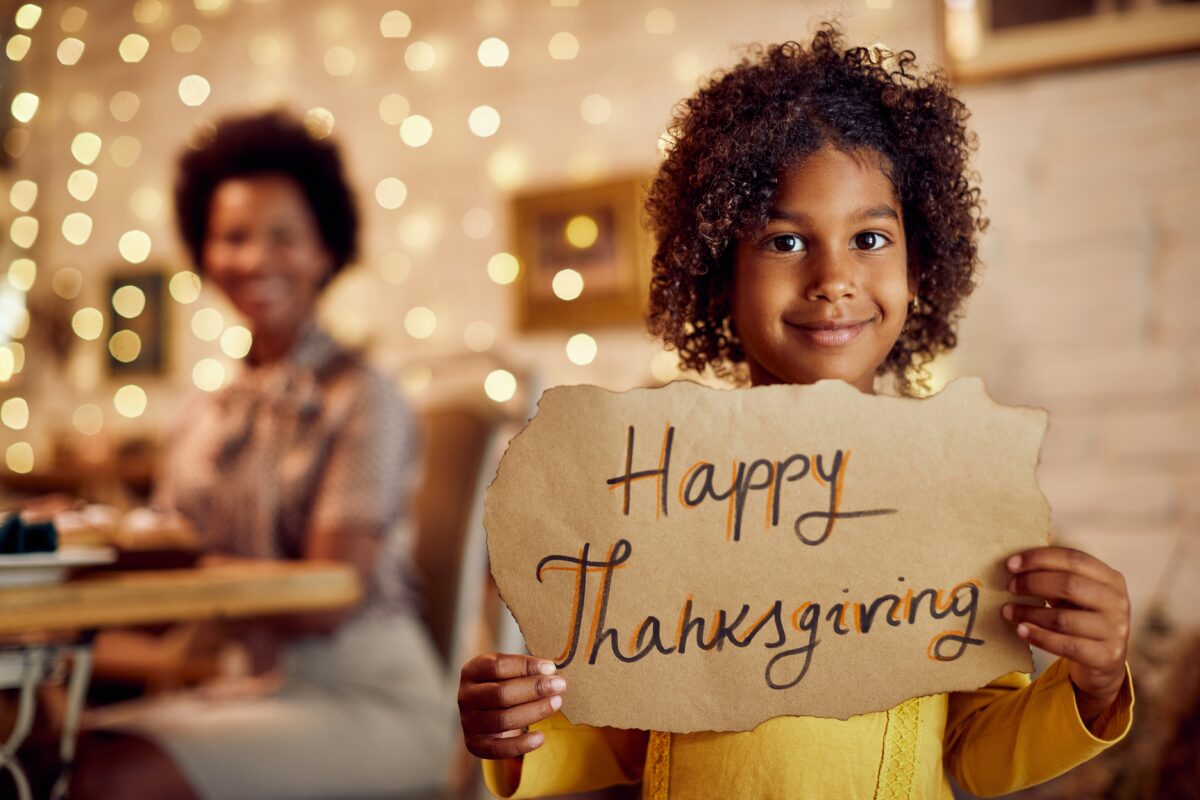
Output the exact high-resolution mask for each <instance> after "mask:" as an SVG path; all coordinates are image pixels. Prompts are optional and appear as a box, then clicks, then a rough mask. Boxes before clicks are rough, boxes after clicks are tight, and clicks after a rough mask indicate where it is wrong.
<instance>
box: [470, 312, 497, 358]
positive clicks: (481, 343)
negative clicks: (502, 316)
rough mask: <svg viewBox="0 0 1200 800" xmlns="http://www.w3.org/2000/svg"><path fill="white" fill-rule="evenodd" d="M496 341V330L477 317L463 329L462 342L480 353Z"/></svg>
mask: <svg viewBox="0 0 1200 800" xmlns="http://www.w3.org/2000/svg"><path fill="white" fill-rule="evenodd" d="M495 341H496V330H495V329H494V328H493V327H492V326H491V324H490V323H488V322H485V321H484V320H481V319H477V320H475V321H474V322H472V323H470V324H469V325H467V327H466V328H465V329H463V344H465V345H466V346H467V349H468V350H474V351H475V352H476V353H482V352H484V351H485V350H488V349H489V348H490V347H491V346H492V344H493V343H494V342H495Z"/></svg>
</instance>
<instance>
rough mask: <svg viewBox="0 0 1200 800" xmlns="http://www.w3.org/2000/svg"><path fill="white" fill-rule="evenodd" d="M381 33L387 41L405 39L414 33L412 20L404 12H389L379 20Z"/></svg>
mask: <svg viewBox="0 0 1200 800" xmlns="http://www.w3.org/2000/svg"><path fill="white" fill-rule="evenodd" d="M379 32H380V33H381V34H383V38H385V39H403V38H404V37H406V36H408V34H410V33H412V20H411V19H409V18H408V14H405V13H404V12H403V11H399V10H392V11H388V12H387V13H385V14H384V15H383V16H382V17H380V18H379Z"/></svg>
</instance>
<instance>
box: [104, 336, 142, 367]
mask: <svg viewBox="0 0 1200 800" xmlns="http://www.w3.org/2000/svg"><path fill="white" fill-rule="evenodd" d="M108 352H109V353H111V354H112V357H113V358H115V359H116V360H117V361H120V362H121V363H122V364H128V363H130V362H131V361H137V357H138V356H139V355H141V354H142V340H141V338H140V337H139V336H138V335H137V334H136V333H134V332H133V331H128V330H126V331H117V332H116V333H114V334H113V335H112V336H111V337H109V339H108Z"/></svg>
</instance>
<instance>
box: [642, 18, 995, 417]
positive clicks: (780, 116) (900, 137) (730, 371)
mask: <svg viewBox="0 0 1200 800" xmlns="http://www.w3.org/2000/svg"><path fill="white" fill-rule="evenodd" d="M915 64H916V56H915V55H914V54H913V53H912V52H911V51H908V50H905V51H903V52H899V53H890V52H887V51H884V50H882V49H878V48H871V49H868V48H863V47H857V48H850V49H847V48H846V46H845V44H844V41H843V37H842V31H841V29H840V28H839V26H838V25H836V24H834V23H828V22H827V23H824V24H823V25H822V26H821V27H820V28H819V29H818V31H817V33H816V34H815V36H814V37H813V40H812V43H811V44H810V45H809V46H808V47H807V48H806V47H804V46H803V45H800V44H797V43H796V42H787V43H785V44H779V45H773V46H770V47H763V46H761V45H760V46H755V47H752V48H751V49H750V50H749V52H748V55H747V57H746V58H744V59H743V60H742V61H741V62H740V63H739V64H738V65H736V66H734V67H733V68H732V69H730V70H728V71H726V72H723V73H718V74H717V75H715V76H714V77H713V78H711V79H710V80H709V81H708V82H707V83H706V84H705V85H704V86H703V87H701V89H700V90H699V91H698V92H697V93H696V94H695V95H693V96H692V97H690V98H688V99H687V100H686V101H684V102H683V103H681V104H680V105H679V106H678V107H677V108H676V111H675V114H674V119H673V120H672V124H671V127H670V128H669V130H668V151H667V155H666V158H665V160H664V161H663V163H662V166H661V167H660V169H659V172H658V175H657V177H656V178H655V179H654V181H653V183H652V184H651V187H650V190H649V199H648V200H647V203H646V211H647V215H648V217H649V223H650V227H651V228H652V230H653V231H654V233H655V235H656V238H657V249H656V252H655V254H654V257H653V277H652V280H651V285H650V309H649V314H648V320H647V322H648V326H649V329H650V331H651V332H652V333H653V334H655V335H657V336H659V337H661V338H662V339H663V341H664V342H665V343H666V345H667V347H668V348H675V349H677V350H678V351H679V356H680V361H681V362H682V363H683V365H684V366H685V367H687V368H690V369H694V370H696V371H698V372H703V371H704V369H705V368H711V369H712V370H713V372H714V373H715V374H716V375H717V376H719V377H724V378H729V377H733V376H735V374H736V373H737V371H738V370H737V365H739V364H740V363H741V362H743V361H744V360H745V353H744V351H743V349H742V344H741V342H740V341H739V339H738V336H737V331H736V329H735V328H734V326H733V324H732V321H731V319H730V288H731V286H732V280H733V255H734V251H735V249H736V247H737V244H738V242H739V241H742V240H745V239H748V238H750V237H752V236H753V235H754V234H755V233H756V232H757V231H759V230H761V229H762V227H763V226H765V225H766V224H767V221H768V214H769V211H770V209H771V206H772V204H773V203H774V201H775V198H776V195H777V193H778V186H779V178H780V175H781V173H783V172H784V171H786V170H787V169H788V168H790V167H792V166H795V165H796V164H798V163H800V162H801V161H803V159H804V158H805V157H807V156H808V155H810V154H812V153H813V152H815V151H816V150H818V149H819V148H820V147H822V146H823V145H825V144H830V145H832V146H834V147H837V148H839V149H842V150H846V151H868V152H874V153H876V154H878V155H879V156H881V157H882V164H883V165H884V172H885V174H887V176H888V177H889V178H890V180H891V181H892V185H893V187H894V189H895V192H896V196H897V198H898V199H899V202H900V203H901V207H902V209H903V218H904V226H905V234H906V238H907V240H908V248H909V262H910V264H913V265H914V266H915V267H916V269H917V272H918V274H917V278H918V289H917V294H918V297H919V301H918V304H919V308H918V309H917V311H916V312H915V313H913V314H911V315H910V318H909V320H908V322H907V324H906V325H905V327H904V330H903V332H902V333H901V334H900V338H899V339H898V340H897V341H896V344H895V346H894V347H893V348H892V350H891V352H890V353H888V356H887V358H886V359H885V360H884V362H883V363H882V364H880V366H879V370H878V372H879V373H880V374H883V373H887V372H892V373H894V374H895V375H896V376H897V377H898V378H900V379H901V380H900V381H899V384H900V387H901V391H904V392H905V393H910V394H911V393H913V392H914V391H916V389H917V388H918V387H919V386H921V385H923V383H924V380H925V379H926V377H927V372H926V370H925V369H924V365H925V364H927V363H928V362H929V361H930V360H932V359H933V357H934V356H935V355H937V354H938V353H941V352H945V351H948V350H950V349H952V348H953V347H954V346H955V345H956V344H957V336H956V332H955V331H956V327H957V320H958V317H959V315H960V312H961V307H962V303H963V300H964V299H965V298H966V297H967V295H969V294H970V293H971V290H972V289H973V288H974V286H975V273H976V270H977V267H978V263H979V258H978V252H977V246H976V235H977V233H978V232H981V231H983V230H984V229H985V228H986V227H987V220H986V219H985V218H984V216H983V211H982V203H981V200H980V195H979V189H978V187H977V186H974V185H972V183H973V182H974V181H977V180H978V177H977V176H976V175H975V174H974V173H972V172H970V171H968V166H967V163H968V160H969V158H970V156H971V154H972V153H973V152H974V150H975V148H976V141H975V137H974V134H972V133H971V132H970V131H969V130H967V128H966V120H967V118H968V116H969V112H968V111H967V108H966V106H965V105H963V103H962V102H961V101H960V100H959V99H958V98H957V97H955V96H954V93H953V91H952V89H951V88H950V86H949V84H948V81H947V79H946V77H945V75H944V74H943V73H941V72H935V73H933V74H931V75H927V76H923V75H918V74H917V71H916V67H915Z"/></svg>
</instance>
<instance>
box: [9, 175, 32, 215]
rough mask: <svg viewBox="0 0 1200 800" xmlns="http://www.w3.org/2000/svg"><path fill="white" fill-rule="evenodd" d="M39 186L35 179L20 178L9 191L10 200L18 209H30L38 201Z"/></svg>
mask: <svg viewBox="0 0 1200 800" xmlns="http://www.w3.org/2000/svg"><path fill="white" fill-rule="evenodd" d="M37 194H38V187H37V184H36V183H34V182H33V181H28V180H20V181H17V182H16V183H14V184H13V185H12V189H10V190H9V192H8V201H9V202H10V203H12V205H13V208H15V209H16V210H17V211H28V210H29V209H31V208H33V204H34V203H36V202H37Z"/></svg>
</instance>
